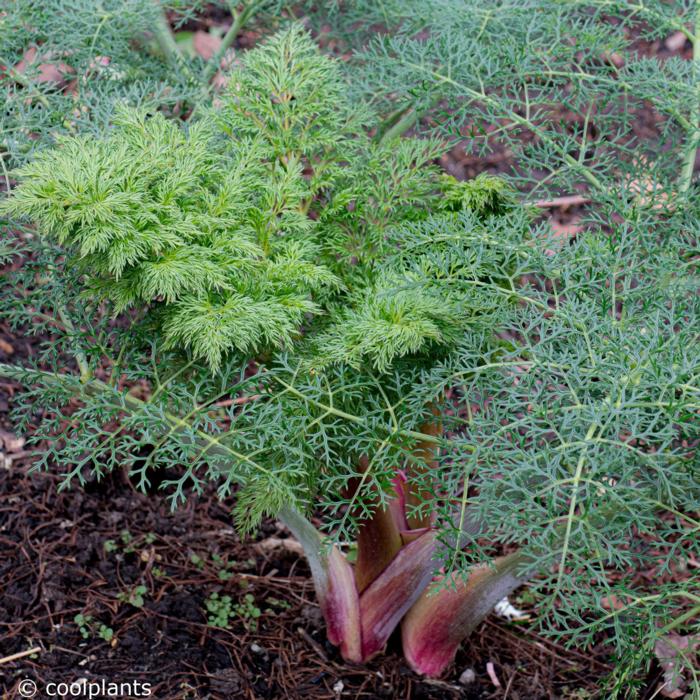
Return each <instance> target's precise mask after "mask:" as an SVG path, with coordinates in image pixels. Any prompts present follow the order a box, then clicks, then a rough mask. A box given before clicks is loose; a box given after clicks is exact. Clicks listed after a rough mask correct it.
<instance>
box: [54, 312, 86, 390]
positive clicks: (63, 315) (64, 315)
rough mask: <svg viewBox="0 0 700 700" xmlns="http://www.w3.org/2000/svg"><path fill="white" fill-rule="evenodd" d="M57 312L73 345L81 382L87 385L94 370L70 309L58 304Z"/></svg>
mask: <svg viewBox="0 0 700 700" xmlns="http://www.w3.org/2000/svg"><path fill="white" fill-rule="evenodd" d="M56 310H57V312H58V317H59V318H60V319H61V323H62V324H63V327H64V328H65V329H66V332H67V333H68V335H69V336H70V338H71V342H72V344H73V354H74V355H75V361H76V362H77V363H78V369H79V370H80V381H81V382H82V383H83V384H85V383H86V382H89V381H90V379H92V370H91V369H90V365H89V363H88V361H87V356H86V355H85V353H84V352H83V349H82V348H81V347H80V343H79V342H78V339H77V335H76V331H75V326H74V325H73V321H72V320H71V317H70V316H69V314H68V309H66V307H65V306H64V305H63V304H58V305H57V309H56Z"/></svg>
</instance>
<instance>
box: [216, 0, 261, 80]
mask: <svg viewBox="0 0 700 700" xmlns="http://www.w3.org/2000/svg"><path fill="white" fill-rule="evenodd" d="M258 4H259V3H256V2H253V3H251V4H250V5H245V6H244V8H243V10H241V11H240V12H236V11H235V10H233V11H232V13H231V15H232V17H233V24H232V25H231V27H230V28H229V30H228V31H227V32H226V34H225V35H224V38H223V39H222V40H221V46H220V47H219V49H218V51H217V52H216V53H215V54H214V56H212V58H211V59H210V61H209V63H208V64H207V66H206V67H205V68H204V71H203V72H202V82H203V83H204V85H205V86H207V85H208V84H209V81H210V80H211V79H212V77H213V76H214V73H216V71H217V70H218V68H219V66H220V65H221V59H222V58H223V57H224V54H225V53H226V52H227V51H228V50H229V48H231V45H232V44H233V42H234V41H235V40H236V37H237V36H238V35H239V34H240V31H241V29H243V26H244V25H245V23H246V22H247V21H248V20H249V19H250V17H251V15H252V14H253V12H255V10H256V9H257V7H258Z"/></svg>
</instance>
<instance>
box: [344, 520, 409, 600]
mask: <svg viewBox="0 0 700 700" xmlns="http://www.w3.org/2000/svg"><path fill="white" fill-rule="evenodd" d="M402 544H403V542H402V540H401V534H400V533H399V528H398V527H396V522H395V521H394V517H393V515H392V513H391V512H390V511H389V509H388V508H379V507H378V508H377V509H376V510H375V511H374V513H373V514H372V517H371V518H369V519H367V520H363V521H362V522H361V523H360V526H359V529H358V532H357V561H356V562H355V581H356V582H357V590H358V591H359V592H360V593H362V592H363V591H364V590H365V589H366V588H367V587H368V586H369V585H370V584H371V583H372V581H374V580H375V579H376V578H377V577H378V576H379V575H380V574H381V573H382V572H383V571H384V570H385V569H386V568H387V567H388V566H389V565H390V564H391V562H392V560H393V559H394V557H395V556H396V555H397V554H398V552H399V550H400V549H401V545H402Z"/></svg>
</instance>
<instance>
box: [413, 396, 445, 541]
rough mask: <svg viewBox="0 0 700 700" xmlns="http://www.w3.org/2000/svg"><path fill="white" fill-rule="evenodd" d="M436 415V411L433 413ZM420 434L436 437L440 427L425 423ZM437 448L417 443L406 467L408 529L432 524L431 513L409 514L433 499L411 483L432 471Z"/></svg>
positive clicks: (425, 443)
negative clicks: (412, 458)
mask: <svg viewBox="0 0 700 700" xmlns="http://www.w3.org/2000/svg"><path fill="white" fill-rule="evenodd" d="M433 412H434V413H435V414H436V415H437V411H436V410H434V411H433ZM420 432H421V433H425V434H426V435H432V436H434V437H437V436H438V435H441V434H442V425H441V424H440V423H439V422H437V421H436V422H432V423H425V424H424V425H422V426H421V427H420ZM436 451H437V448H436V446H435V443H433V442H427V441H425V442H419V443H418V444H417V445H416V446H415V448H414V449H413V457H414V460H415V461H414V460H412V461H410V462H409V463H408V465H407V467H406V475H407V481H406V483H405V485H404V490H405V498H406V513H407V515H406V519H407V521H408V527H409V528H410V529H417V528H422V527H430V526H431V524H432V513H426V514H424V515H420V516H419V515H415V514H411V512H412V510H414V509H415V508H416V507H418V506H420V505H421V504H425V503H430V502H431V501H432V500H433V499H434V495H433V494H432V492H431V491H428V490H422V491H421V490H420V489H419V488H418V487H417V486H416V484H415V482H414V481H413V480H414V478H416V477H419V478H420V477H422V476H423V475H424V474H426V473H428V472H430V471H431V470H433V469H434V468H435V466H436V464H437V462H436V460H435V453H436Z"/></svg>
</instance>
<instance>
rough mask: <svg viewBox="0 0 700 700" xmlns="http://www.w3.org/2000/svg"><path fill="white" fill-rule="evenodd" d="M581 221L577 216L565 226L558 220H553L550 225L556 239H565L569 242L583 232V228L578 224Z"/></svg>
mask: <svg viewBox="0 0 700 700" xmlns="http://www.w3.org/2000/svg"><path fill="white" fill-rule="evenodd" d="M580 220H581V219H580V218H579V217H577V216H576V217H573V218H572V219H571V220H570V221H569V222H567V223H565V224H564V223H562V222H561V221H557V220H556V219H551V220H550V222H549V223H550V225H551V226H552V231H553V232H554V236H555V238H564V239H566V240H568V239H569V238H572V237H573V236H576V235H578V234H579V233H581V231H583V226H581V225H580V224H579V223H578V222H579V221H580Z"/></svg>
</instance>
